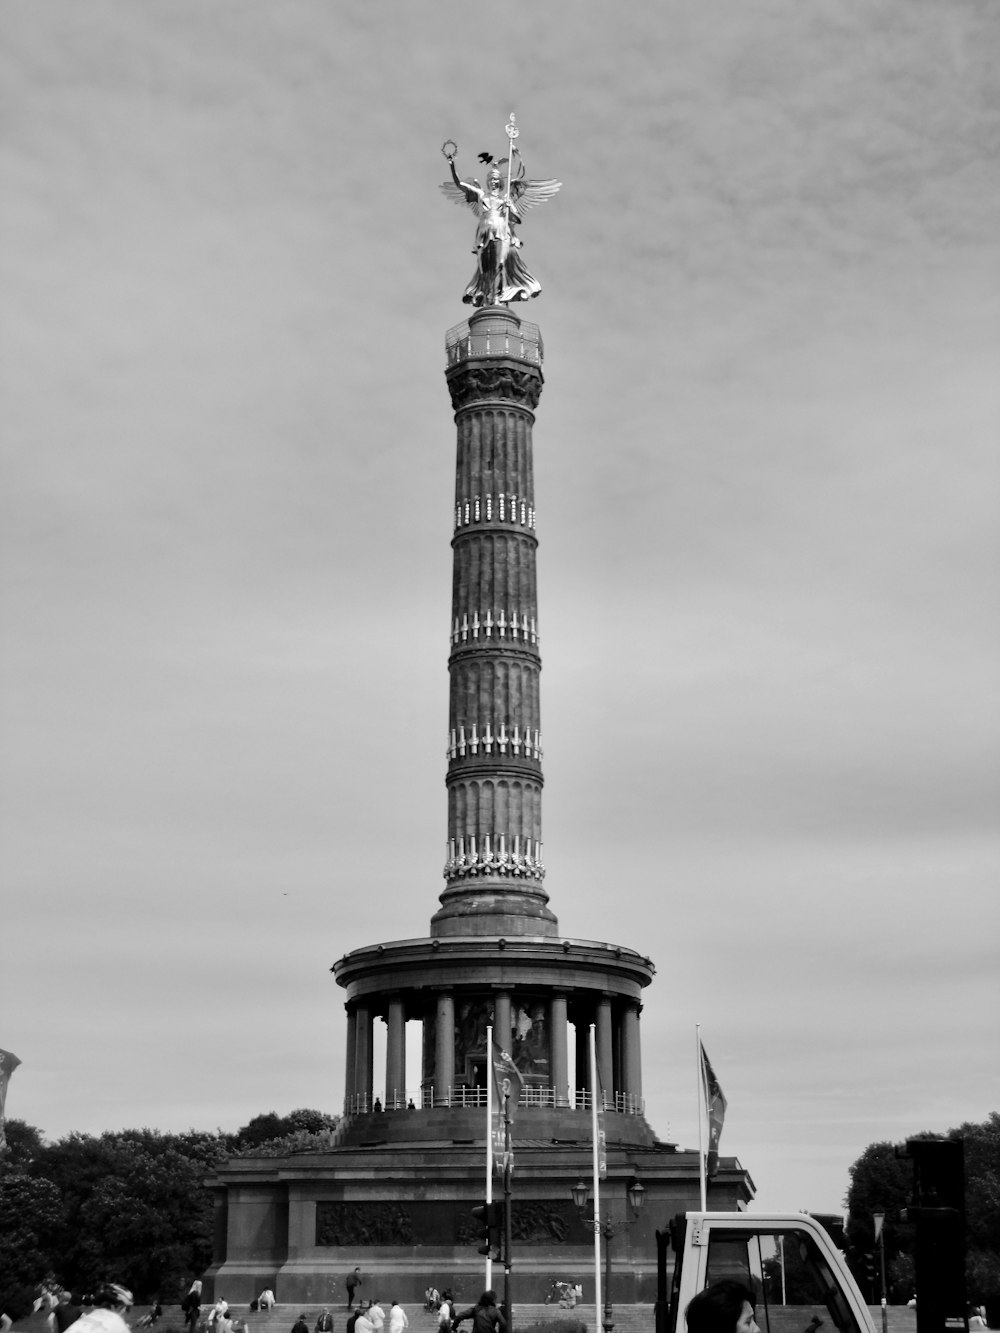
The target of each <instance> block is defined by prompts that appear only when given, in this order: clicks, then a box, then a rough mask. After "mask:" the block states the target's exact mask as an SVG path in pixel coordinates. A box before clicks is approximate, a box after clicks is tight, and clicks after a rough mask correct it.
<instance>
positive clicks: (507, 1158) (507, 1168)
mask: <svg viewBox="0 0 1000 1333" xmlns="http://www.w3.org/2000/svg"><path fill="white" fill-rule="evenodd" d="M503 1146H504V1168H503V1202H504V1209H503V1215H504V1216H503V1227H504V1236H503V1303H504V1306H505V1314H506V1316H507V1333H514V1297H513V1294H512V1292H511V1281H510V1270H511V1268H512V1266H513V1265H512V1263H511V1257H510V1241H511V1224H510V1205H511V1193H512V1190H511V1152H510V1086H509V1081H508V1080H507V1079H505V1080H504V1094H503Z"/></svg>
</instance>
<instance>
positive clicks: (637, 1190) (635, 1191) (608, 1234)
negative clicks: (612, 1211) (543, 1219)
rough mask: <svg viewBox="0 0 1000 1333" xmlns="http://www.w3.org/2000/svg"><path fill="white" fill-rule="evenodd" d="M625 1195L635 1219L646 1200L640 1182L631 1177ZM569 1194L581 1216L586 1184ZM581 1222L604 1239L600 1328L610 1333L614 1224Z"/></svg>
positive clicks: (587, 1219) (585, 1219)
mask: <svg viewBox="0 0 1000 1333" xmlns="http://www.w3.org/2000/svg"><path fill="white" fill-rule="evenodd" d="M626 1193H627V1196H628V1203H629V1207H630V1208H631V1209H632V1216H633V1217H637V1216H638V1215H639V1209H640V1208H641V1207H642V1205H643V1203H644V1202H645V1199H646V1188H645V1186H644V1185H643V1184H642V1182H641V1181H639V1180H637V1179H636V1177H635V1176H633V1177H632V1179H631V1180H630V1181H629V1183H628V1189H627V1191H626ZM570 1194H571V1195H572V1196H573V1203H574V1204H575V1205H576V1207H577V1209H578V1210H579V1212H580V1213H581V1215H582V1213H583V1210H584V1208H586V1206H587V1200H588V1198H589V1197H590V1190H589V1189H588V1188H587V1185H586V1183H585V1182H584V1181H582V1180H578V1181H577V1182H576V1184H575V1185H574V1186H573V1187H572V1189H571V1190H570ZM581 1221H582V1222H583V1224H584V1226H589V1227H590V1228H591V1230H592V1231H594V1232H595V1233H598V1234H600V1235H601V1236H603V1237H604V1315H603V1317H602V1319H601V1327H602V1328H603V1329H604V1333H611V1330H612V1329H613V1328H614V1326H615V1321H614V1318H613V1311H612V1308H611V1241H612V1239H613V1238H614V1234H615V1228H614V1223H613V1222H611V1220H610V1219H609V1218H602V1219H601V1220H600V1221H597V1220H596V1219H595V1218H593V1217H582V1216H581Z"/></svg>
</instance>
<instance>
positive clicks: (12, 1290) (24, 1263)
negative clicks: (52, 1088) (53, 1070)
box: [0, 1126, 62, 1319]
mask: <svg viewBox="0 0 1000 1333" xmlns="http://www.w3.org/2000/svg"><path fill="white" fill-rule="evenodd" d="M8 1128H9V1126H8ZM61 1220H62V1203H61V1200H60V1198H59V1191H58V1189H57V1188H56V1187H55V1185H53V1184H52V1182H51V1181H49V1180H37V1179H34V1178H32V1177H31V1176H29V1175H28V1174H27V1173H26V1172H24V1171H22V1170H20V1169H19V1168H18V1167H15V1166H9V1165H3V1166H0V1311H6V1312H7V1314H9V1315H10V1317H11V1318H12V1319H21V1318H23V1316H24V1315H26V1314H29V1313H30V1311H31V1305H32V1301H33V1299H34V1296H35V1284H36V1283H37V1282H38V1281H39V1279H40V1278H41V1277H43V1276H44V1275H45V1274H47V1273H49V1272H50V1271H51V1270H52V1268H53V1266H54V1262H55V1248H54V1241H55V1237H56V1235H57V1233H58V1230H59V1224H60V1222H61Z"/></svg>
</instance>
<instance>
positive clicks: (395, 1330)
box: [389, 1300, 410, 1333]
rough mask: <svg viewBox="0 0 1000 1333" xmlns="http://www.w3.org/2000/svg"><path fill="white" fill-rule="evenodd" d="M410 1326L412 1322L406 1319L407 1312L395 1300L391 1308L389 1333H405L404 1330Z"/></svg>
mask: <svg viewBox="0 0 1000 1333" xmlns="http://www.w3.org/2000/svg"><path fill="white" fill-rule="evenodd" d="M409 1326H410V1321H409V1319H407V1317H406V1311H405V1310H404V1309H403V1307H402V1306H401V1305H400V1303H399V1301H397V1300H394V1301H393V1302H392V1304H391V1305H390V1306H389V1333H403V1329H404V1328H409Z"/></svg>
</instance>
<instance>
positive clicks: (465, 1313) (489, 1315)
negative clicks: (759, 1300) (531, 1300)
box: [452, 1291, 759, 1333]
mask: <svg viewBox="0 0 1000 1333" xmlns="http://www.w3.org/2000/svg"><path fill="white" fill-rule="evenodd" d="M464 1319H471V1320H472V1333H494V1330H495V1329H498V1328H499V1329H501V1330H503V1333H506V1330H507V1320H506V1319H504V1317H503V1315H502V1313H501V1312H500V1310H499V1309H498V1308H497V1294H496V1292H495V1291H484V1292H483V1294H482V1295H481V1296H480V1298H479V1300H478V1301H476V1303H475V1305H470V1306H469V1308H468V1310H460V1311H459V1313H458V1314H456V1315H455V1317H454V1320H453V1322H452V1328H453V1329H456V1328H458V1326H459V1324H460V1323H462V1321H463V1320H464ZM758 1333H759V1330H758Z"/></svg>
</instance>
